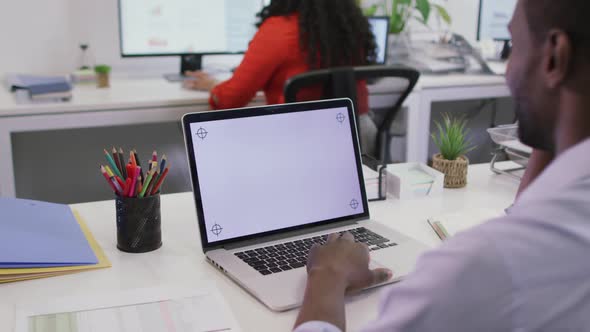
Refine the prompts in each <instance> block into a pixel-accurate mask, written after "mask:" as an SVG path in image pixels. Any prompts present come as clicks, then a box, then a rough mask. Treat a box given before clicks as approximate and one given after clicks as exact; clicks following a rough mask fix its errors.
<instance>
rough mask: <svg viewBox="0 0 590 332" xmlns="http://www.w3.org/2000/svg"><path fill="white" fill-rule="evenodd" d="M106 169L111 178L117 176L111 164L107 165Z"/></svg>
mask: <svg viewBox="0 0 590 332" xmlns="http://www.w3.org/2000/svg"><path fill="white" fill-rule="evenodd" d="M104 169H105V170H106V171H107V174H108V176H109V178H112V177H113V176H115V174H114V173H113V171H112V170H111V168H110V167H109V166H105V167H104Z"/></svg>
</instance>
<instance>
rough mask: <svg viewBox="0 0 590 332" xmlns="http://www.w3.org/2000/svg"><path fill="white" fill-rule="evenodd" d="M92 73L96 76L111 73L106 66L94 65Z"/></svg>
mask: <svg viewBox="0 0 590 332" xmlns="http://www.w3.org/2000/svg"><path fill="white" fill-rule="evenodd" d="M94 72H95V73H97V74H108V73H110V72H111V67H110V66H107V65H96V66H95V67H94Z"/></svg>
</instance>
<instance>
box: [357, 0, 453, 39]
mask: <svg viewBox="0 0 590 332" xmlns="http://www.w3.org/2000/svg"><path fill="white" fill-rule="evenodd" d="M357 3H358V4H359V5H361V3H362V0H358V1H357ZM379 9H382V11H383V12H384V13H388V15H389V16H390V20H391V21H390V25H389V32H390V33H393V34H400V33H401V32H403V31H404V30H405V29H406V26H407V25H408V22H409V21H410V20H411V19H415V20H416V21H418V22H420V23H422V24H424V25H426V26H428V21H429V20H430V18H431V16H432V14H433V13H434V14H435V15H438V17H439V18H440V19H441V20H442V21H443V22H445V23H446V24H447V25H450V24H451V22H452V19H451V16H450V15H449V12H448V11H447V10H446V9H445V8H444V7H443V6H441V5H439V4H435V3H432V1H431V0H383V1H382V2H381V3H380V4H374V5H371V6H369V7H367V8H365V9H364V13H365V15H367V16H373V15H375V14H376V13H377V12H378V11H379Z"/></svg>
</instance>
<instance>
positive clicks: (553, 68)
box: [543, 30, 574, 89]
mask: <svg viewBox="0 0 590 332" xmlns="http://www.w3.org/2000/svg"><path fill="white" fill-rule="evenodd" d="M573 56H574V53H573V47H572V40H571V38H570V37H569V36H568V34H567V33H565V32H564V31H562V30H551V31H549V34H548V35H547V40H546V42H545V47H544V50H543V58H544V60H543V68H544V76H545V79H546V80H545V82H546V84H547V86H548V88H551V89H553V88H556V87H558V86H559V85H561V84H563V83H564V82H565V80H566V79H567V76H568V75H569V74H570V70H571V68H572V64H573Z"/></svg>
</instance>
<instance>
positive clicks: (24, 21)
mask: <svg viewBox="0 0 590 332" xmlns="http://www.w3.org/2000/svg"><path fill="white" fill-rule="evenodd" d="M70 1H75V0H18V1H11V0H1V1H0V5H1V7H0V8H1V9H0V41H1V42H2V45H3V47H2V48H1V49H0V73H6V72H43V73H59V72H64V71H69V70H70V68H72V65H73V63H74V62H75V59H76V45H75V44H73V43H72V41H71V40H72V39H71V31H72V28H73V26H72V21H71V17H72V15H71V7H70Z"/></svg>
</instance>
